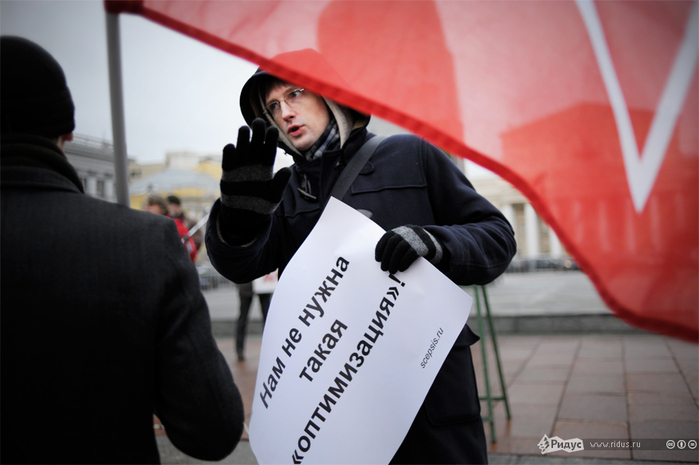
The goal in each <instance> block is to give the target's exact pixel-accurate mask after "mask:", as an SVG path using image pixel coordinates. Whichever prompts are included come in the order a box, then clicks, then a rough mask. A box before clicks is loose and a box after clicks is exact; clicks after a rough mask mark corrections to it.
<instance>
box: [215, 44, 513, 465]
mask: <svg viewBox="0 0 699 465" xmlns="http://www.w3.org/2000/svg"><path fill="white" fill-rule="evenodd" d="M292 53H303V54H314V53H315V52H313V51H310V50H304V51H300V52H292ZM240 105H241V108H242V112H243V116H244V117H245V119H246V121H247V122H248V124H250V125H251V126H252V140H250V132H249V129H248V128H247V127H243V128H241V129H240V131H239V135H238V142H237V146H233V145H230V144H229V145H227V146H226V147H225V148H224V150H223V176H222V180H221V199H219V200H218V201H216V203H215V204H214V206H213V209H212V211H211V216H210V220H209V225H208V230H207V235H206V244H207V250H208V252H209V256H210V258H211V261H212V263H213V264H214V266H215V267H216V268H217V269H218V270H219V272H221V273H222V274H223V275H224V276H226V277H227V278H229V279H231V280H233V281H235V282H246V281H250V280H252V279H254V278H256V277H258V276H261V275H264V274H265V273H268V272H270V271H273V270H275V269H277V268H278V269H279V270H280V273H281V272H283V270H284V267H285V266H286V264H287V263H288V262H289V260H290V259H291V257H292V255H293V254H294V252H296V250H297V249H298V248H299V247H300V245H301V243H302V242H303V240H304V239H305V238H306V236H307V235H308V234H309V233H310V231H311V230H312V229H313V227H314V226H315V224H316V222H317V221H318V219H319V217H320V214H321V212H322V210H323V207H324V206H325V204H326V203H327V201H328V198H329V196H330V192H331V190H332V188H333V186H334V184H335V182H336V181H337V179H338V177H339V176H340V174H341V173H342V172H343V170H344V168H345V167H346V166H347V165H348V163H350V162H351V160H352V158H353V157H354V156H355V155H356V154H357V153H358V151H359V150H360V148H361V147H362V146H363V145H364V144H365V142H367V141H369V140H370V139H371V138H373V137H374V135H373V134H371V133H369V132H368V131H367V129H366V126H367V124H368V122H369V117H368V116H366V115H363V114H360V113H358V112H356V111H354V110H351V109H349V108H346V107H343V106H341V105H338V104H337V103H335V102H333V101H331V100H329V99H327V98H324V97H322V96H320V95H317V94H314V93H312V92H310V91H308V90H306V89H304V88H303V87H301V86H298V85H294V84H292V83H288V82H284V81H281V80H279V79H277V78H276V77H274V76H271V75H269V74H268V73H266V72H265V71H263V70H261V69H260V70H258V71H257V72H256V73H255V74H254V75H253V76H252V77H251V78H250V79H249V80H248V82H247V83H246V84H245V86H244V87H243V90H242V93H241V96H240ZM277 144H278V145H279V147H281V148H283V149H284V150H285V151H286V152H287V153H289V154H291V155H292V156H293V157H294V160H295V165H293V166H292V167H291V168H290V169H289V168H285V169H282V170H280V171H278V172H277V173H276V174H273V173H272V165H273V163H274V157H275V151H276V145H277ZM341 200H343V202H345V203H346V204H348V205H350V206H352V207H353V208H355V209H357V210H359V211H361V212H362V213H364V214H365V215H367V216H369V217H370V218H371V219H372V220H373V221H375V222H376V223H377V224H379V225H380V226H381V227H383V228H384V229H385V230H386V231H387V232H386V234H385V235H384V236H383V237H382V238H381V240H380V241H379V243H378V244H377V247H376V260H377V261H378V262H381V268H382V269H383V270H384V271H389V272H391V273H396V272H398V271H405V270H406V269H407V268H408V267H409V266H410V264H412V263H413V262H414V261H415V260H416V259H417V258H418V257H419V256H422V257H425V258H426V259H427V260H429V261H430V262H432V263H433V264H434V265H435V266H436V267H437V268H438V269H439V270H440V271H442V272H443V273H444V274H445V275H446V276H448V277H449V278H450V279H451V280H453V281H454V282H455V283H457V284H461V285H468V284H486V283H488V282H490V281H492V280H493V279H495V278H496V277H497V276H499V275H500V274H501V273H502V272H503V271H504V270H505V269H506V267H507V265H508V264H509V263H510V260H511V259H512V257H513V256H514V254H515V248H516V245H515V241H514V233H513V231H512V228H511V227H510V225H509V223H508V222H507V220H506V219H505V218H504V216H503V215H502V214H501V213H500V212H499V211H498V210H497V209H496V208H495V207H494V206H493V205H492V204H490V203H489V202H488V201H487V200H485V199H484V198H483V197H481V196H480V195H478V194H477V193H476V192H475V190H474V189H473V187H472V185H471V183H470V182H469V181H468V180H467V179H466V178H465V177H464V175H463V174H462V173H461V172H460V171H459V170H458V169H457V168H456V166H455V165H454V164H453V163H452V162H451V160H449V158H448V157H447V156H446V155H444V153H442V152H441V151H440V150H438V149H437V148H436V147H434V146H432V145H431V144H429V143H427V142H425V141H424V140H421V139H419V138H417V137H415V136H412V135H397V136H392V137H389V138H386V139H385V140H383V141H382V142H381V143H380V145H379V146H378V148H377V149H376V151H375V152H374V154H373V155H372V157H371V158H370V159H369V161H368V162H366V164H365V165H364V166H363V168H362V170H361V172H360V173H359V175H358V176H357V177H356V179H355V180H354V182H353V183H352V185H351V188H350V189H349V191H348V192H347V194H346V195H345V196H344V197H343V198H342V199H341ZM430 311H439V309H430ZM477 340H478V337H477V336H476V335H474V334H473V333H472V332H471V330H470V329H469V327H468V326H464V329H463V331H462V332H461V334H460V336H459V338H458V340H457V341H456V343H455V345H454V347H453V348H452V350H451V351H450V353H449V356H448V357H447V359H446V361H445V363H444V365H443V367H442V369H441V370H440V372H439V374H438V375H437V378H436V379H435V381H434V384H433V385H432V387H431V389H430V391H429V393H428V395H427V397H426V399H425V401H424V403H423V405H422V406H421V408H420V410H419V412H418V414H417V416H416V418H415V420H414V422H413V424H412V426H411V428H410V431H409V432H408V435H407V437H406V438H405V439H404V441H403V443H402V445H401V446H400V448H399V450H398V451H397V453H396V454H395V456H394V457H393V460H392V463H486V462H487V452H486V443H485V434H484V430H483V422H482V420H481V417H480V402H479V399H478V392H477V388H476V379H475V374H474V371H473V364H472V360H471V351H470V345H472V344H473V343H474V342H476V341H477Z"/></svg>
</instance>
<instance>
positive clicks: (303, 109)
mask: <svg viewBox="0 0 699 465" xmlns="http://www.w3.org/2000/svg"><path fill="white" fill-rule="evenodd" d="M298 88H299V86H297V85H294V84H288V83H279V84H278V85H276V86H275V87H273V88H272V90H270V91H269V93H268V94H267V98H266V100H265V104H266V105H269V103H270V102H274V101H277V102H279V104H280V111H279V114H277V115H274V121H275V122H276V123H277V126H279V128H280V130H282V131H284V133H285V134H286V136H287V138H288V139H289V141H290V142H291V145H293V146H294V148H295V149H296V150H298V151H299V152H303V151H305V150H308V149H309V148H311V146H312V145H313V144H314V143H315V141H317V140H318V138H319V137H320V136H321V135H322V134H323V131H325V128H326V127H327V126H328V123H329V122H330V111H329V110H328V107H327V106H326V105H325V101H324V100H323V98H322V97H321V96H319V95H317V94H314V93H312V92H309V91H304V92H303V96H302V98H299V99H297V100H298V102H297V103H295V104H294V105H292V106H290V105H288V104H287V102H286V101H284V98H285V97H286V96H287V94H288V93H289V91H292V90H294V89H298Z"/></svg>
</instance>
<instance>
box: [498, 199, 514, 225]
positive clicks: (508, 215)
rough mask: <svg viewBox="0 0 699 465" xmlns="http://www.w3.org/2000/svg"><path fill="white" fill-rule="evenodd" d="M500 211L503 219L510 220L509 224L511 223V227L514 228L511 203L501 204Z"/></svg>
mask: <svg viewBox="0 0 699 465" xmlns="http://www.w3.org/2000/svg"><path fill="white" fill-rule="evenodd" d="M500 211H501V212H502V214H503V215H504V216H505V219H506V220H507V221H509V222H510V224H511V225H512V228H513V229H514V227H515V210H514V209H513V208H512V204H510V203H506V204H505V205H503V206H502V208H501V209H500Z"/></svg>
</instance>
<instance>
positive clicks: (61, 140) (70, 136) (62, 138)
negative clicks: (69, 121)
mask: <svg viewBox="0 0 699 465" xmlns="http://www.w3.org/2000/svg"><path fill="white" fill-rule="evenodd" d="M71 140H73V133H72V132H70V133H68V134H63V135H62V136H58V141H57V142H56V145H58V147H59V148H60V149H61V150H63V146H64V145H65V143H66V142H70V141H71Z"/></svg>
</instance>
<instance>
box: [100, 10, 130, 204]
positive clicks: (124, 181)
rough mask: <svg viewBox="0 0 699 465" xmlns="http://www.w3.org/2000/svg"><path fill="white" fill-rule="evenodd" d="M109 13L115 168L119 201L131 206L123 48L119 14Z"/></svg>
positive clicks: (108, 38) (108, 36) (108, 37)
mask: <svg viewBox="0 0 699 465" xmlns="http://www.w3.org/2000/svg"><path fill="white" fill-rule="evenodd" d="M106 14H107V56H108V61H109V94H110V101H111V107H112V139H113V140H114V170H115V177H116V192H117V203H119V204H120V205H125V206H127V207H129V206H130V205H131V201H130V199H129V163H128V158H127V155H126V131H125V129H124V96H123V92H122V84H121V49H120V45H119V41H120V38H119V15H118V14H114V13H106Z"/></svg>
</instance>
